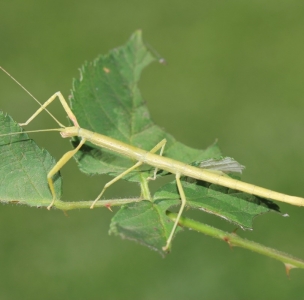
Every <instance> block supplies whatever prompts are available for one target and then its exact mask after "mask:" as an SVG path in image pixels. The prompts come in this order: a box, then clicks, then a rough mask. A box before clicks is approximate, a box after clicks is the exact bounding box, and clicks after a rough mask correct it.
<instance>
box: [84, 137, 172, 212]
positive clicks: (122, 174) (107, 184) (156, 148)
mask: <svg viewBox="0 0 304 300" xmlns="http://www.w3.org/2000/svg"><path fill="white" fill-rule="evenodd" d="M166 143H167V140H166V139H163V140H161V141H160V142H159V143H158V144H157V145H156V146H155V147H153V148H152V149H151V150H150V151H149V153H155V152H156V151H158V150H159V149H161V150H160V155H162V154H163V151H164V148H165V145H166ZM142 164H144V162H142V161H139V162H137V163H136V164H135V165H134V166H132V167H131V168H129V169H127V170H126V171H124V172H122V173H121V174H119V175H118V176H116V177H115V178H113V179H112V180H111V181H109V182H108V183H106V184H105V186H104V188H103V189H102V191H101V193H100V194H99V195H98V196H97V198H96V199H95V200H94V202H93V203H92V205H91V207H90V208H91V209H93V208H94V206H95V204H96V202H97V201H98V200H99V199H100V198H101V196H102V195H103V193H104V192H105V190H106V189H107V188H108V187H109V186H111V185H112V184H113V183H115V182H117V181H118V180H119V179H121V178H123V177H124V176H125V175H127V174H128V173H130V172H131V171H133V170H134V169H136V168H138V167H139V166H141V165H142ZM156 173H157V168H155V170H154V174H153V177H148V178H147V180H154V179H155V178H156Z"/></svg>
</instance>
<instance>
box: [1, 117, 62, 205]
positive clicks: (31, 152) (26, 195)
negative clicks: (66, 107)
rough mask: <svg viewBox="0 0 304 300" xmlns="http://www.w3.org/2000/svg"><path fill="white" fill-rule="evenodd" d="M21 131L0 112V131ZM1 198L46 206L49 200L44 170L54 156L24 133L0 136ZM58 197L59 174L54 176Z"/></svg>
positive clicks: (47, 170) (10, 119)
mask: <svg viewBox="0 0 304 300" xmlns="http://www.w3.org/2000/svg"><path fill="white" fill-rule="evenodd" d="M16 132H22V128H21V127H19V125H18V124H17V123H16V122H15V121H13V119H12V118H11V117H10V116H8V115H5V114H4V113H3V112H0V134H9V133H16ZM0 154H1V160H0V178H1V180H0V201H1V202H13V203H20V204H27V205H30V206H48V205H49V204H50V202H51V201H52V194H51V192H50V189H49V186H48V182H47V173H48V172H49V171H50V170H51V169H52V167H53V166H54V165H55V160H54V158H52V156H51V155H50V154H49V153H48V152H47V151H46V150H44V149H40V148H39V147H38V146H37V145H36V144H35V142H34V141H33V140H31V139H29V137H28V135H27V134H25V133H21V134H15V135H8V136H2V137H0ZM54 183H55V191H56V193H57V196H58V199H59V197H60V196H61V178H60V176H59V175H57V176H55V178H54Z"/></svg>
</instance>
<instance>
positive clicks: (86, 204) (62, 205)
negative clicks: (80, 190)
mask: <svg viewBox="0 0 304 300" xmlns="http://www.w3.org/2000/svg"><path fill="white" fill-rule="evenodd" d="M142 200H143V199H142V198H126V199H110V200H101V201H98V202H96V204H95V206H94V207H95V208H97V207H107V208H109V209H110V208H111V207H112V206H122V205H125V204H129V203H135V202H140V201H142ZM92 203H93V201H75V202H67V201H61V200H56V201H55V204H54V207H56V208H57V209H61V210H65V211H66V210H72V209H82V208H90V206H91V205H92Z"/></svg>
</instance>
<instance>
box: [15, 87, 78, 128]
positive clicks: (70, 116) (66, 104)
mask: <svg viewBox="0 0 304 300" xmlns="http://www.w3.org/2000/svg"><path fill="white" fill-rule="evenodd" d="M57 97H58V99H59V100H60V102H61V104H62V106H63V109H64V110H65V112H66V113H67V115H68V117H69V118H70V120H71V121H72V122H73V124H74V126H75V127H80V126H79V124H78V122H77V119H76V116H75V115H74V114H73V112H72V110H71V108H70V107H69V105H68V103H67V101H66V100H65V99H64V97H63V95H62V94H61V92H56V93H55V94H54V95H53V96H51V97H50V98H49V99H48V100H46V101H45V102H44V103H43V104H42V105H41V106H40V107H39V108H38V109H37V111H36V112H35V113H34V114H33V115H32V116H31V117H30V118H29V119H28V120H27V121H26V122H25V123H21V124H19V125H20V126H26V125H28V124H29V123H30V122H32V121H33V120H34V119H35V118H36V117H37V116H38V115H39V114H40V113H41V112H42V111H43V110H46V107H47V106H48V105H50V104H51V103H52V102H53V101H54V100H55V99H56V98H57ZM48 113H49V112H48ZM49 114H50V113H49ZM50 115H51V114H50ZM51 116H52V117H53V115H51ZM53 118H54V120H55V121H56V122H57V124H58V125H59V126H60V127H65V126H64V125H62V124H61V123H60V122H59V121H58V120H57V119H56V118H55V117H53Z"/></svg>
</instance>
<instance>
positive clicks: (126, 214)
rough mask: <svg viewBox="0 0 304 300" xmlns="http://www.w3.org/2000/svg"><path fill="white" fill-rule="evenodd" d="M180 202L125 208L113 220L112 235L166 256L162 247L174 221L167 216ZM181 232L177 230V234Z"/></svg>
mask: <svg viewBox="0 0 304 300" xmlns="http://www.w3.org/2000/svg"><path fill="white" fill-rule="evenodd" d="M179 203H180V201H176V200H168V201H163V202H160V203H157V204H155V203H153V202H150V201H141V202H139V203H133V204H129V205H125V206H123V207H122V208H121V209H120V210H119V211H118V212H117V213H116V215H115V216H114V217H113V218H112V221H111V225H110V231H109V233H110V234H113V235H119V236H121V237H122V238H126V239H129V240H134V241H137V242H139V243H140V244H143V245H145V246H147V247H149V248H151V249H153V250H156V251H158V252H159V253H160V254H161V255H164V251H163V250H162V247H164V246H165V245H166V241H167V239H168V237H169V235H170V232H171V229H172V227H173V221H172V220H171V219H169V218H168V217H167V215H166V211H167V209H168V208H169V207H171V206H172V205H177V204H179ZM178 230H180V227H178V228H177V230H176V232H177V231H178Z"/></svg>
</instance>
